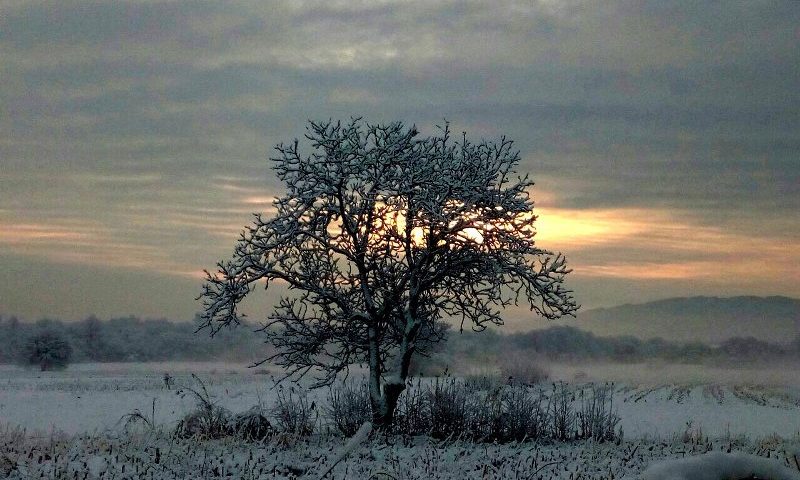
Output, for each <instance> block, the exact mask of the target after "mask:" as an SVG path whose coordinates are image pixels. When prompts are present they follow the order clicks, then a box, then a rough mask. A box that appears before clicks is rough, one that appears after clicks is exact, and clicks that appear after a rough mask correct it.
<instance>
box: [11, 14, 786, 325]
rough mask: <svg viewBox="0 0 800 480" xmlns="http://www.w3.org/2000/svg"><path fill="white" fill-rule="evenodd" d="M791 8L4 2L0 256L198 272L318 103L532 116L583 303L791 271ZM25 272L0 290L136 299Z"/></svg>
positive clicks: (58, 306)
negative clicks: (276, 149)
mask: <svg viewBox="0 0 800 480" xmlns="http://www.w3.org/2000/svg"><path fill="white" fill-rule="evenodd" d="M797 25H800V8H798V7H797V5H796V4H794V3H793V2H766V1H765V2H717V3H712V4H707V3H702V2H699V3H695V4H687V3H681V2H670V1H655V0H653V1H619V2H602V3H590V4H586V3H583V2H573V1H571V0H563V1H556V0H539V1H525V2H510V1H509V2H455V1H452V2H427V1H421V0H420V1H408V2H388V1H386V2H384V1H378V2H355V1H352V2H344V1H326V2H322V1H320V2H275V3H274V4H265V3H264V2H254V1H242V2H225V3H218V2H192V3H190V4H187V3H184V2H172V1H166V0H165V1H149V0H148V1H145V0H131V1H111V0H108V1H95V2H91V1H72V0H64V1H45V2H40V1H24V2H23V1H7V2H4V3H3V4H2V5H0V58H2V59H3V61H2V62H0V78H2V79H3V82H2V85H0V162H2V168H1V169H0V192H2V194H1V195H0V262H3V263H2V264H0V265H2V266H4V267H8V268H11V267H12V266H13V271H14V272H18V271H25V270H26V269H29V268H30V269H32V270H36V271H39V270H41V271H46V270H47V269H48V268H53V269H54V270H56V269H58V270H59V271H69V269H78V268H92V269H94V268H101V269H111V270H113V272H112V273H109V275H112V274H113V275H129V276H130V280H125V282H144V283H146V282H151V283H153V282H154V283H158V284H166V283H169V282H170V281H173V282H177V283H175V285H177V284H178V283H180V282H187V281H189V280H191V281H196V280H195V279H196V276H197V273H198V272H199V271H201V270H202V269H203V268H209V267H211V266H212V265H213V264H214V262H215V261H216V260H217V259H219V258H224V257H225V256H226V255H227V254H228V252H230V249H231V248H232V245H233V242H234V241H235V238H236V235H237V233H238V231H239V230H240V228H241V226H242V225H244V224H245V223H247V222H248V221H249V214H250V212H253V211H264V210H267V209H269V208H270V203H269V201H270V199H271V198H272V196H273V195H275V194H276V193H279V191H280V185H278V184H277V182H276V180H275V179H274V178H273V176H272V174H271V172H270V170H269V165H268V162H267V160H266V158H267V157H268V156H269V155H270V153H271V152H270V150H271V148H272V146H273V145H274V144H276V143H278V142H280V141H287V140H290V139H292V138H294V137H298V136H302V134H303V128H304V124H305V122H306V120H307V119H309V118H312V119H317V118H329V117H332V118H347V117H349V116H351V115H363V116H365V117H366V118H367V119H369V120H371V121H385V120H395V119H402V120H405V121H408V122H410V123H416V124H417V125H419V126H420V127H421V129H422V130H423V131H430V129H431V128H432V126H433V125H434V124H436V123H439V122H441V120H442V119H443V118H447V119H448V120H450V121H451V122H452V124H453V126H454V127H455V129H456V130H466V131H467V132H468V134H469V135H471V136H473V137H475V138H479V137H495V136H498V135H502V134H505V135H507V136H509V137H510V138H512V139H514V140H516V141H517V144H518V147H519V148H520V149H521V152H522V156H523V158H524V160H523V165H522V170H524V171H526V172H530V173H531V174H532V176H533V177H534V179H536V181H537V191H536V192H535V197H536V198H538V199H539V205H540V206H541V208H542V211H541V212H540V214H541V228H540V230H541V234H540V235H541V237H540V238H541V242H542V243H543V244H544V245H546V246H548V247H549V248H553V249H559V250H563V251H565V253H567V254H568V255H569V256H570V258H571V259H572V265H573V266H574V268H575V286H576V289H577V290H578V291H577V294H578V297H579V298H583V299H584V303H585V304H586V305H587V306H593V305H610V304H614V303H618V302H620V301H630V300H631V297H633V296H636V297H646V298H654V297H658V296H664V295H665V294H668V293H669V294H673V293H674V294H691V293H692V292H697V291H702V292H704V293H717V294H734V293H747V292H758V293H780V294H786V295H794V296H800V287H798V285H800V282H798V277H797V273H796V272H794V271H793V269H792V268H791V267H792V265H797V264H798V263H800V253H798V251H797V246H796V245H797V239H798V238H800V225H799V223H800V222H798V219H797V215H796V211H797V210H798V209H800V159H798V152H799V151H800V133H798V132H800V89H798V88H797V86H796V83H797V78H798V77H800V48H798V47H799V46H800V45H798V43H800V29H798V27H797ZM8 268H7V269H6V270H8ZM98 275H99V274H98ZM89 277H90V276H82V277H81V278H82V279H81V282H82V283H81V285H84V286H85V289H84V290H85V292H86V293H85V294H86V295H93V294H94V293H92V292H93V291H97V290H96V288H95V286H96V283H97V281H95V280H92V278H89ZM125 278H128V277H125ZM170 279H172V280H170ZM20 282H21V280H19V279H16V278H12V281H11V282H5V283H4V286H3V287H0V310H4V311H9V310H10V311H11V312H10V313H19V314H22V315H26V316H30V317H37V316H42V315H46V314H59V313H60V312H69V314H74V315H83V314H84V313H85V314H88V313H90V312H89V311H85V312H83V310H81V308H93V309H95V310H94V312H95V313H97V314H101V315H102V314H112V313H113V314H117V313H122V312H120V311H119V310H118V309H115V308H116V307H114V305H115V304H120V305H123V304H124V305H125V306H126V307H125V308H130V309H133V310H135V309H136V305H137V303H136V302H135V301H128V300H124V299H126V298H128V297H126V295H127V294H126V293H125V292H126V291H128V290H129V287H128V286H126V285H119V286H118V289H117V290H115V289H113V288H105V289H103V290H102V294H103V295H105V296H107V298H105V299H104V300H105V301H104V302H100V301H98V302H89V305H90V306H85V305H84V306H80V307H76V306H68V305H64V303H68V302H69V299H70V298H71V296H70V295H67V294H66V293H63V294H62V295H60V296H58V295H56V296H55V297H53V298H54V300H52V302H49V303H48V302H41V301H40V300H39V299H38V298H37V292H41V291H42V290H44V289H46V288H55V289H58V288H59V287H58V286H52V285H47V283H46V282H45V281H44V280H42V281H41V282H39V283H33V284H31V283H27V284H26V285H27V287H26V289H21V288H20V286H21V285H22V284H21V283H20ZM144 283H142V285H144ZM612 284H613V285H614V286H615V288H613V289H611V288H609V285H612ZM181 285H184V283H181ZM185 285H188V283H185ZM75 288H77V287H75V286H71V287H70V290H69V291H70V292H72V291H74V289H75ZM136 288H139V287H136ZM142 288H145V287H142ZM134 289H135V288H134ZM187 289H188V287H187ZM63 291H64V292H66V291H67V290H66V289H64V290H63ZM165 291H166V290H165ZM115 292H116V293H115ZM175 297H176V296H175V295H174V294H173V295H171V301H173V302H175V304H176V306H175V307H173V308H171V309H169V310H165V312H166V311H168V312H169V313H170V314H173V315H174V314H181V315H183V316H185V317H186V316H190V315H191V314H192V313H193V312H194V311H195V310H196V309H197V308H198V306H197V304H196V303H195V302H194V301H193V299H192V295H188V296H184V295H181V296H178V298H175ZM184 297H185V298H184ZM123 300H124V301H123ZM147 302H148V300H147V299H142V300H141V309H142V311H147V312H148V313H157V312H152V311H151V310H148V309H149V308H150V307H149V306H147ZM152 303H153V302H152V301H151V303H150V304H152ZM156 303H158V304H166V303H167V302H166V300H164V301H159V302H156ZM81 305H83V304H81ZM97 305H100V307H97ZM82 312H83V313H82ZM125 313H138V312H136V311H130V310H125Z"/></svg>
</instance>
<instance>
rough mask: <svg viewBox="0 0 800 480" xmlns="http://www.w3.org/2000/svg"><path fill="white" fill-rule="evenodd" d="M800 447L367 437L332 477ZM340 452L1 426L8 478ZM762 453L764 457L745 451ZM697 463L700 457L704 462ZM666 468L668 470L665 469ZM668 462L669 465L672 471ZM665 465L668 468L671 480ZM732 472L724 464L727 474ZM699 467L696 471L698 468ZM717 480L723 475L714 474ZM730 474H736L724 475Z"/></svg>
mask: <svg viewBox="0 0 800 480" xmlns="http://www.w3.org/2000/svg"><path fill="white" fill-rule="evenodd" d="M796 447H797V445H796V444H786V443H784V442H781V441H778V440H772V441H762V442H757V443H751V442H742V441H729V442H724V441H718V442H703V443H692V442H689V443H682V442H651V441H633V442H632V441H625V442H622V443H620V444H616V443H601V444H598V443H593V442H574V443H554V444H534V443H522V444H509V445H491V444H489V445H484V444H481V445H475V444H468V443H462V442H433V441H431V440H429V439H425V438H419V437H418V438H398V437H394V438H389V439H385V438H382V437H380V436H378V437H376V438H372V439H370V440H368V441H367V442H366V443H364V444H362V445H361V446H360V448H358V449H356V450H355V451H353V453H352V454H351V455H350V456H349V457H347V458H345V460H344V461H342V462H341V463H339V464H338V465H336V466H335V468H334V469H333V471H332V475H331V476H330V477H328V478H334V479H459V480H464V479H469V478H481V479H570V480H575V479H587V480H588V479H597V480H600V479H619V478H636V477H638V476H639V475H640V474H641V473H642V472H643V471H645V470H646V469H648V468H650V469H651V471H652V472H653V475H650V476H647V477H645V478H648V479H654V480H662V479H667V478H669V479H673V480H676V479H677V480H680V479H683V478H686V479H687V480H688V479H697V478H707V477H698V476H697V475H693V474H691V473H690V474H689V476H686V477H683V476H671V475H669V473H670V472H676V471H679V470H680V471H689V472H692V470H691V469H687V468H686V466H685V465H680V464H677V465H676V466H675V467H673V464H671V463H667V464H666V465H658V464H659V463H660V462H665V461H666V462H675V461H677V462H681V461H685V460H686V459H694V458H695V456H699V455H704V454H707V452H714V454H713V455H711V456H708V455H707V456H706V457H696V458H697V460H705V459H707V460H710V462H704V463H702V465H703V466H702V468H703V471H708V470H710V469H712V468H714V469H717V470H722V469H724V468H725V463H728V462H726V460H727V459H730V460H732V461H738V462H739V463H740V465H739V466H738V468H739V471H742V472H745V477H735V478H752V477H750V476H749V475H751V474H752V473H753V472H757V470H752V471H749V470H747V465H746V464H745V465H744V466H743V465H741V463H742V458H745V459H747V458H748V457H749V458H756V459H757V460H758V462H757V464H756V468H761V471H768V472H777V473H778V474H779V475H775V474H772V475H771V476H769V477H758V478H771V479H773V480H782V479H788V480H797V479H800V472H799V470H800V466H798V463H797V462H799V461H800V456H798V455H800V452H798V451H797V448H796ZM341 448H342V441H341V440H337V439H335V438H330V437H326V438H320V437H316V438H311V439H308V440H298V439H295V438H292V437H277V438H275V439H273V440H271V441H269V442H268V443H242V442H240V441H232V440H222V441H202V442H199V441H194V440H181V439H176V438H173V437H171V436H169V435H165V434H163V433H160V432H152V433H138V434H129V435H126V436H124V437H120V438H115V437H108V436H99V437H97V436H96V437H73V438H61V437H59V436H58V435H54V436H45V437H42V438H31V437H26V436H24V435H21V434H19V433H18V432H13V431H10V432H8V431H7V432H5V433H3V432H0V477H2V476H3V475H4V474H5V475H8V477H9V478H12V479H27V478H53V479H73V478H103V479H111V478H114V479H139V478H147V479H154V480H162V479H178V478H219V477H227V478H246V479H269V478H318V477H319V475H320V473H321V472H323V471H325V470H326V468H327V467H329V466H331V465H332V463H333V460H334V459H335V458H336V457H337V454H338V453H339V451H340V450H341ZM748 453H749V454H755V455H757V457H753V456H752V455H751V456H745V455H743V454H748ZM696 463H697V462H696ZM659 467H660V469H659ZM664 467H666V468H664ZM664 471H666V472H667V473H668V474H667V475H666V476H665V475H664ZM722 471H724V470H722ZM695 473H696V472H695ZM708 478H716V477H708ZM719 478H729V477H719Z"/></svg>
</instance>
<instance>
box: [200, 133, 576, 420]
mask: <svg viewBox="0 0 800 480" xmlns="http://www.w3.org/2000/svg"><path fill="white" fill-rule="evenodd" d="M305 138H306V140H307V141H308V143H309V144H310V147H311V151H310V153H307V154H304V153H303V152H302V151H301V143H300V141H299V140H295V141H293V142H291V143H289V144H280V145H278V146H277V147H276V149H277V153H278V154H277V156H276V157H274V158H272V161H273V162H274V169H275V171H276V173H277V176H278V178H279V179H280V180H281V181H282V182H283V183H284V185H285V187H286V192H285V194H284V195H283V196H281V197H279V198H276V200H275V208H276V209H277V212H276V213H275V214H274V215H273V216H272V217H271V218H269V219H265V218H264V217H263V216H262V215H260V214H256V215H255V221H254V222H253V224H252V225H251V226H250V227H248V228H247V229H246V230H245V231H244V232H243V233H242V235H241V237H240V239H239V242H238V244H237V245H236V248H235V250H234V254H233V258H232V259H231V260H229V261H226V262H220V263H219V264H218V269H217V271H216V272H213V273H211V272H207V281H206V283H205V285H204V291H203V293H202V295H201V297H202V298H203V301H204V313H203V315H202V316H203V321H204V325H205V326H207V327H209V328H211V329H212V331H217V330H218V329H219V328H222V327H223V326H226V325H232V324H236V323H238V322H239V321H240V318H241V316H240V313H239V310H238V306H239V304H240V302H241V301H242V300H243V299H244V298H245V297H246V296H247V295H248V294H249V293H250V292H251V291H252V290H253V289H254V287H255V286H256V285H257V284H259V283H260V282H263V283H264V284H265V285H266V287H267V288H269V286H270V285H271V284H272V283H273V282H284V283H286V284H287V285H288V287H289V290H290V292H289V294H288V295H287V296H286V297H285V298H283V299H281V300H280V302H279V303H278V304H277V305H276V307H275V310H274V312H273V313H272V314H271V315H270V316H269V317H268V319H267V321H266V322H265V324H264V328H263V331H264V332H265V334H266V335H267V337H268V340H269V341H270V342H271V343H272V344H273V345H274V346H275V347H276V349H277V350H276V351H277V353H276V354H275V355H273V356H270V357H269V358H268V359H265V361H266V360H270V361H274V362H276V363H277V364H279V365H282V366H285V367H286V368H287V371H288V375H289V376H300V375H305V374H307V373H309V372H314V375H316V378H317V381H316V383H315V386H321V385H327V384H330V383H331V382H332V381H333V380H334V379H335V378H336V376H337V375H338V374H339V373H341V372H343V371H345V370H347V369H348V366H349V365H351V364H353V363H366V364H368V365H369V370H370V373H369V387H370V398H371V402H372V408H373V416H374V420H375V422H376V423H378V424H379V425H388V424H391V421H392V413H393V410H394V406H395V405H396V402H397V398H398V396H399V395H400V393H401V392H402V391H403V389H404V387H405V380H406V378H407V376H408V367H409V363H410V360H411V358H412V356H413V355H415V354H421V353H422V354H424V353H425V351H426V349H427V348H429V347H430V345H431V344H432V343H435V342H437V341H439V340H440V339H441V338H442V327H441V325H442V324H443V323H442V322H444V321H455V322H458V324H460V326H461V328H464V327H465V326H469V327H470V328H472V329H475V330H481V329H484V328H485V327H486V326H487V325H489V324H496V325H500V324H502V323H503V317H502V315H503V310H504V309H505V308H506V307H507V306H509V305H511V304H518V303H520V302H523V303H524V304H526V305H527V306H528V307H529V308H530V309H531V310H532V311H533V312H535V313H536V314H538V315H540V316H543V317H546V318H557V317H560V316H563V315H571V314H573V313H574V312H575V310H576V309H577V308H578V306H577V304H576V303H575V301H574V299H573V297H572V294H571V291H570V290H568V289H567V288H565V287H564V286H563V280H564V277H565V275H566V274H567V273H569V272H570V270H569V269H568V268H567V265H566V261H565V259H564V257H563V256H562V255H561V254H557V253H552V252H549V251H546V250H543V249H540V248H538V247H537V246H536V245H535V242H534V235H535V227H534V223H535V221H536V215H534V214H533V208H534V203H533V200H532V198H531V196H530V195H531V194H530V188H531V187H532V186H533V182H532V181H531V180H530V179H529V178H528V177H527V176H524V175H523V176H520V175H519V174H518V173H517V172H516V170H515V169H516V168H517V166H518V164H519V160H520V156H519V152H518V151H516V150H514V148H513V143H512V142H511V141H510V140H507V139H506V138H501V139H500V140H498V141H481V142H479V143H471V142H470V141H468V140H467V137H466V134H464V135H462V136H461V138H459V139H457V140H454V139H453V138H452V136H451V132H450V129H449V126H448V125H445V126H444V127H441V128H440V131H439V134H438V135H432V136H429V137H421V136H420V135H419V133H418V131H417V129H416V128H415V127H410V128H407V127H406V126H404V125H403V123H401V122H395V123H390V124H387V125H371V124H368V123H366V122H364V121H362V120H361V119H353V120H351V121H350V122H347V123H341V122H332V121H329V122H310V123H309V126H308V128H307V133H306V137H305Z"/></svg>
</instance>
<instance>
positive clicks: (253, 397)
mask: <svg viewBox="0 0 800 480" xmlns="http://www.w3.org/2000/svg"><path fill="white" fill-rule="evenodd" d="M164 373H169V374H170V375H171V376H172V377H173V378H174V379H175V383H177V384H181V383H183V384H189V385H192V384H193V381H192V379H191V378H190V374H191V373H197V374H198V375H199V376H200V377H201V378H203V380H204V381H206V382H207V384H208V386H209V389H210V391H211V392H212V395H213V396H214V397H215V400H217V401H218V402H219V404H220V405H222V406H224V407H226V408H228V409H229V410H231V411H233V412H242V411H245V410H248V409H249V408H250V407H253V406H254V405H258V404H261V405H264V406H266V407H270V406H272V405H273V404H274V399H275V394H276V390H275V388H274V379H275V378H277V374H276V373H275V372H270V371H268V370H267V369H264V368H256V369H251V368H247V366H246V365H243V364H242V365H234V364H221V363H220V364H217V363H202V364H200V363H151V364H137V363H128V364H76V365H71V366H70V367H69V368H68V369H67V370H64V371H61V372H44V373H42V372H39V371H36V370H31V369H22V368H17V367H11V366H0V424H6V425H11V426H21V427H24V428H27V429H29V430H34V431H42V432H47V431H50V430H58V431H63V432H66V433H70V434H79V433H87V432H88V433H101V432H107V431H112V432H113V431H116V430H118V429H119V426H120V422H119V420H120V418H121V417H122V416H123V415H125V414H127V413H130V412H132V411H133V410H137V409H138V410H140V411H141V412H143V413H147V414H148V417H149V416H150V414H151V413H152V412H153V407H154V406H155V418H156V423H158V424H164V425H169V424H174V423H175V422H176V421H177V420H178V419H179V418H180V417H181V416H183V415H184V414H185V413H186V412H188V411H189V410H191V409H192V407H193V406H194V399H192V398H188V397H187V398H184V397H181V396H180V395H177V394H176V389H175V387H173V388H172V389H167V388H166V387H165V385H164V380H163V377H164ZM659 379H660V380H662V381H661V382H657V381H656V382H654V381H650V382H647V383H641V381H642V379H636V381H635V382H628V383H620V382H621V380H622V379H621V378H615V380H616V381H617V383H615V385H616V390H615V391H616V393H615V395H614V408H615V409H617V411H618V414H619V416H620V417H621V418H622V421H621V426H622V429H623V431H624V433H625V437H626V438H630V439H639V438H645V439H656V440H664V439H670V438H672V437H674V436H677V435H682V434H683V433H684V432H685V431H686V430H687V426H689V427H690V428H689V429H690V430H692V431H694V432H698V433H699V432H702V434H703V435H704V436H709V437H712V438H720V437H730V436H733V437H736V436H742V435H745V436H750V437H766V436H769V435H773V434H775V435H779V436H781V437H783V438H792V437H794V436H800V390H798V388H797V387H794V386H786V387H781V386H777V385H756V384H754V383H747V384H718V383H691V382H690V381H689V380H690V379H688V378H680V377H677V378H672V379H670V378H666V377H664V376H660V378H659ZM567 380H569V378H567ZM592 380H594V381H602V380H603V378H602V377H598V376H594V377H592V378H586V376H585V375H583V374H580V375H577V379H576V378H575V376H574V375H573V379H572V380H571V381H572V382H573V383H575V384H580V383H585V382H587V381H592ZM670 380H677V381H678V382H677V383H668V382H670ZM746 380H748V381H754V380H757V377H753V378H749V379H746ZM285 388H289V386H287V387H285ZM310 395H311V399H312V400H318V401H319V400H322V401H323V403H324V397H325V396H326V391H325V390H324V389H321V390H317V391H313V392H312V393H311V394H310ZM154 401H155V405H154ZM318 403H319V402H318Z"/></svg>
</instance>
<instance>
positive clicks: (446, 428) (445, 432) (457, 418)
mask: <svg viewBox="0 0 800 480" xmlns="http://www.w3.org/2000/svg"><path fill="white" fill-rule="evenodd" d="M426 394H427V395H426V404H427V405H426V406H427V409H426V410H427V412H426V413H427V415H428V418H429V419H430V435H431V436H432V437H433V438H446V437H452V436H454V435H456V434H462V433H463V432H464V431H465V427H466V426H467V416H468V415H469V403H468V397H469V392H467V389H466V388H464V384H463V383H461V382H459V381H457V380H456V379H453V378H437V379H436V380H435V381H434V383H433V385H432V386H430V387H428V389H427V392H426Z"/></svg>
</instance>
